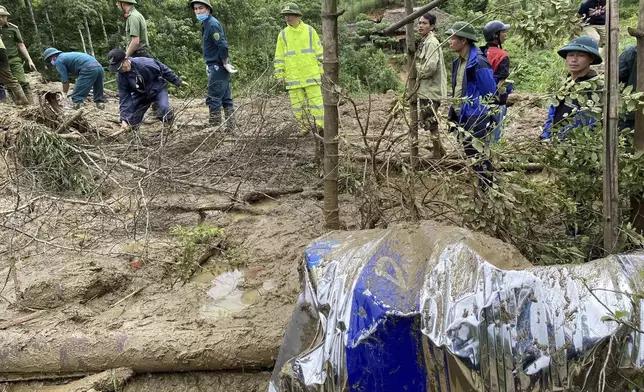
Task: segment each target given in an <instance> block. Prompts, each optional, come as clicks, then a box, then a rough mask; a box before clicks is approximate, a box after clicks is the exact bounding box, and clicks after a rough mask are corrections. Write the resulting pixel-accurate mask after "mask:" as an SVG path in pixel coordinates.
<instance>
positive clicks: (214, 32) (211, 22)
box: [201, 15, 228, 65]
mask: <svg viewBox="0 0 644 392" xmlns="http://www.w3.org/2000/svg"><path fill="white" fill-rule="evenodd" d="M201 40H202V46H203V59H204V61H205V62H206V64H208V65H213V64H218V65H223V61H224V59H227V58H228V41H226V35H225V34H224V28H223V27H221V23H219V21H218V20H217V18H215V17H214V16H212V15H210V16H209V17H208V19H206V20H204V21H203V22H202V24H201Z"/></svg>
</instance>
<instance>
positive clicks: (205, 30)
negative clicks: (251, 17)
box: [189, 0, 237, 131]
mask: <svg viewBox="0 0 644 392" xmlns="http://www.w3.org/2000/svg"><path fill="white" fill-rule="evenodd" d="M189 6H190V8H192V10H193V11H194V13H195V16H196V17H197V20H198V21H199V22H201V40H202V50H203V58H204V61H205V62H206V72H207V73H208V96H207V97H206V105H208V111H209V121H208V122H209V124H210V125H211V126H213V127H218V126H220V125H221V122H222V121H221V108H222V107H223V108H224V118H225V120H226V124H225V125H226V127H225V130H226V131H232V130H233V129H234V127H235V119H234V117H233V114H234V112H235V108H234V105H233V96H232V87H231V85H230V74H233V73H236V72H237V70H236V69H235V68H234V67H233V66H232V64H230V63H229V62H228V41H227V40H226V35H225V34H224V28H223V27H222V26H221V23H219V20H217V18H215V17H214V16H212V5H211V4H210V0H192V1H191V2H190V4H189Z"/></svg>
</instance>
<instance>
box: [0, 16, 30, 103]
mask: <svg viewBox="0 0 644 392" xmlns="http://www.w3.org/2000/svg"><path fill="white" fill-rule="evenodd" d="M9 16H11V14H10V13H9V12H8V11H7V9H6V8H5V7H3V6H0V35H1V36H2V41H3V42H4V45H5V47H6V50H7V57H8V58H9V67H10V68H11V73H12V74H13V76H14V77H15V78H16V79H17V80H18V83H20V86H21V87H22V90H23V92H24V95H25V96H26V97H27V99H28V100H29V102H30V103H33V97H32V96H31V90H30V88H29V82H27V78H26V77H25V69H24V68H23V63H22V59H21V58H20V56H22V57H23V58H24V59H25V60H26V61H27V64H28V66H29V70H31V71H32V72H35V71H36V65H35V64H34V62H33V61H32V60H31V57H30V56H29V52H28V51H27V47H26V46H25V42H24V40H23V39H22V35H21V34H20V30H18V26H16V25H15V24H13V23H9ZM14 99H15V98H14Z"/></svg>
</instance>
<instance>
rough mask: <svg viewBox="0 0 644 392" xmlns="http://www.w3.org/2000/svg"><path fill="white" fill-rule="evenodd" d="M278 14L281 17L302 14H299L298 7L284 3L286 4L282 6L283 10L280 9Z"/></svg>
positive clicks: (300, 14) (300, 13)
mask: <svg viewBox="0 0 644 392" xmlns="http://www.w3.org/2000/svg"><path fill="white" fill-rule="evenodd" d="M280 13H281V14H282V15H297V16H302V12H300V7H299V6H298V5H297V4H295V3H286V4H284V8H282V12H280Z"/></svg>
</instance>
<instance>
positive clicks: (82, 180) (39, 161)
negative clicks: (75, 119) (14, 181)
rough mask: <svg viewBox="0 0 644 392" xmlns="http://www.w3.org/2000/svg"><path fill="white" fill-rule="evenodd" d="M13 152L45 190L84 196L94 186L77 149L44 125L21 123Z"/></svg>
mask: <svg viewBox="0 0 644 392" xmlns="http://www.w3.org/2000/svg"><path fill="white" fill-rule="evenodd" d="M17 151H18V157H19V159H20V163H21V164H22V166H23V167H24V168H25V169H27V170H28V171H29V173H31V174H32V175H33V176H34V178H35V179H36V181H37V182H38V183H39V184H40V185H41V186H42V187H43V188H45V189H47V190H50V191H53V192H71V193H77V194H81V195H87V194H90V193H91V192H92V191H93V190H94V188H95V184H94V181H93V180H92V177H91V176H90V175H89V174H88V173H87V171H86V170H83V168H84V166H83V164H82V161H81V159H80V158H79V156H78V153H77V150H76V149H75V148H74V147H73V146H72V145H71V144H70V143H69V142H68V141H67V140H66V139H63V138H62V137H60V135H58V134H56V133H53V132H51V131H49V130H48V128H47V127H44V126H41V125H27V126H24V127H23V129H22V131H21V132H20V134H19V137H18V149H17Z"/></svg>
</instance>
